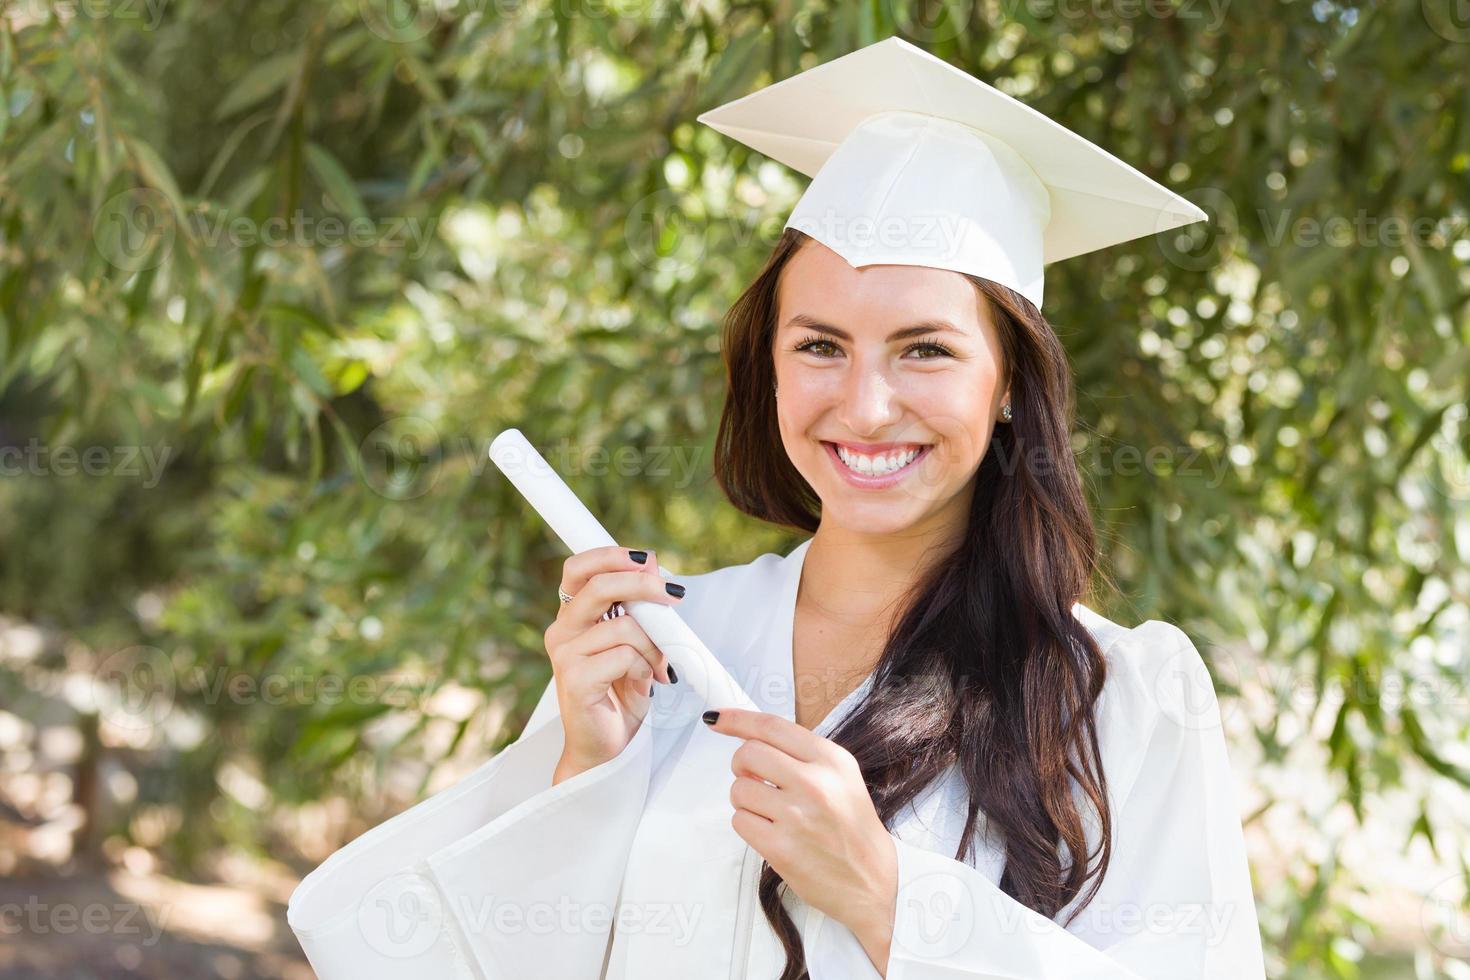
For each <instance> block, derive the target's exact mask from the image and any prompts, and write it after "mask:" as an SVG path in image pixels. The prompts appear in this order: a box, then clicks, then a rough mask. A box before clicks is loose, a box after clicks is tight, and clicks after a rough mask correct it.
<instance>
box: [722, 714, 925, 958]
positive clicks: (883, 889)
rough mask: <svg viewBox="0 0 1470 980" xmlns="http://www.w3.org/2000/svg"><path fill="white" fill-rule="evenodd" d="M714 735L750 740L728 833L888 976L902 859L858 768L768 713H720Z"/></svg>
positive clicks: (827, 744)
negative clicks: (842, 929) (830, 920)
mask: <svg viewBox="0 0 1470 980" xmlns="http://www.w3.org/2000/svg"><path fill="white" fill-rule="evenodd" d="M707 717H708V713H707V714H706V718H707ZM706 723H707V724H708V722H706ZM710 727H711V728H712V729H713V730H714V731H716V732H718V733H720V734H722V735H730V736H733V737H735V738H739V739H744V744H743V745H741V746H740V747H739V748H738V749H736V750H735V755H734V758H732V759H731V760H730V769H731V771H732V772H734V773H735V782H734V783H733V784H732V785H731V787H730V802H731V803H732V804H734V806H735V815H734V816H733V817H731V819H730V825H731V826H732V827H734V828H735V832H736V833H737V834H739V835H740V836H741V837H742V838H743V839H744V840H745V842H746V843H747V844H749V845H750V846H751V847H753V848H754V849H755V850H756V851H757V852H758V853H759V854H760V856H761V857H763V858H765V859H766V861H767V862H769V863H770V865H771V867H772V868H774V869H775V870H776V873H777V874H779V875H780V876H781V878H782V879H783V880H784V881H785V882H786V883H787V884H788V885H789V886H790V887H791V888H793V889H794V890H795V891H796V894H797V895H799V896H801V899H802V901H804V902H806V904H808V905H810V906H811V907H812V908H815V909H820V910H821V911H822V912H825V913H826V914H827V915H828V916H830V917H831V918H833V919H836V920H837V921H838V922H841V923H842V924H843V925H845V926H847V927H848V928H849V929H851V930H852V932H853V934H854V935H855V936H856V937H857V938H858V939H859V941H861V942H862V944H863V947H864V948H865V949H866V950H867V952H868V956H869V957H870V958H871V959H872V960H873V962H874V963H875V964H876V965H877V966H878V968H879V969H880V971H881V970H883V969H884V967H886V965H887V962H888V945H889V943H890V942H891V940H892V934H893V919H894V903H895V902H896V900H897V896H898V854H897V850H896V848H895V847H894V844H893V837H892V836H891V835H890V834H889V832H888V828H887V827H885V826H883V821H882V820H880V819H879V818H878V811H877V810H876V809H874V807H873V798H872V797H871V796H869V795H868V787H867V784H865V783H864V782H863V777H862V772H861V771H860V770H859V769H858V764H857V760H856V759H854V758H853V756H852V753H851V752H848V751H847V750H846V749H844V748H842V746H840V745H838V744H837V743H835V742H833V741H831V740H830V739H826V738H823V737H822V736H821V735H818V734H816V733H815V732H813V731H811V730H810V729H807V728H803V727H802V726H801V725H798V724H796V722H794V721H788V720H787V719H785V718H782V717H781V716H780V715H773V714H769V713H767V712H762V711H745V710H742V709H739V708H721V709H719V717H718V720H717V721H716V722H715V723H714V724H712V725H710ZM762 780H765V781H767V782H769V783H774V784H775V785H767V782H763V781H762Z"/></svg>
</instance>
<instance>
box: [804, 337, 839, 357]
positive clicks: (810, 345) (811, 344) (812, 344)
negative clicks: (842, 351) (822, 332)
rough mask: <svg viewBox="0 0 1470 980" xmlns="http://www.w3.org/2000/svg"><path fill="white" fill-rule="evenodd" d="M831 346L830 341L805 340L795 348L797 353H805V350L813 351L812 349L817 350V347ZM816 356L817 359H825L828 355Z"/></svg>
mask: <svg viewBox="0 0 1470 980" xmlns="http://www.w3.org/2000/svg"><path fill="white" fill-rule="evenodd" d="M832 346H833V344H832V341H830V340H806V341H803V342H802V343H800V344H798V345H797V347H796V349H797V350H799V351H805V350H813V349H814V348H817V347H832ZM818 356H819V357H827V356H828V355H826V354H819V355H818Z"/></svg>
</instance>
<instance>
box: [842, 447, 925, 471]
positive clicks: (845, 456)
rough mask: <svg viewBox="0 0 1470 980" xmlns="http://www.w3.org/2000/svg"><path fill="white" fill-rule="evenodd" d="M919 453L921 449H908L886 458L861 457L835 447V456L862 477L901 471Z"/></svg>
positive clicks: (890, 454)
mask: <svg viewBox="0 0 1470 980" xmlns="http://www.w3.org/2000/svg"><path fill="white" fill-rule="evenodd" d="M921 452H923V447H920V448H918V449H910V450H909V451H908V452H903V453H889V454H888V455H886V456H862V455H859V454H858V453H850V452H848V451H847V450H846V449H844V448H843V447H842V446H838V447H837V455H838V457H839V458H840V459H841V460H842V461H843V462H844V463H846V464H847V468H848V469H850V470H854V471H855V472H858V473H861V474H863V475H864V476H886V475H887V474H889V473H892V472H894V471H896V470H901V469H903V468H904V467H905V466H907V465H909V464H910V463H912V462H913V461H914V457H915V456H917V455H919V453H921Z"/></svg>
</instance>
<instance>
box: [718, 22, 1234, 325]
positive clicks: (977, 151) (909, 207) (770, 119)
mask: <svg viewBox="0 0 1470 980" xmlns="http://www.w3.org/2000/svg"><path fill="white" fill-rule="evenodd" d="M699 121H700V122H702V123H705V124H706V125H708V126H710V127H712V128H713V129H715V130H717V131H719V132H721V133H723V134H725V135H726V136H729V137H731V138H732V139H736V140H739V141H740V142H741V143H744V144H745V145H747V146H749V147H750V148H751V149H754V150H758V151H759V152H761V153H764V154H765V155H766V156H769V157H771V158H772V159H774V160H777V161H779V162H781V163H784V164H785V165H786V166H788V167H791V168H792V169H794V170H798V171H800V172H801V173H803V174H806V175H807V176H809V177H811V178H812V182H811V184H810V185H809V186H808V187H807V189H806V191H805V193H804V194H803V195H802V197H801V199H800V200H799V201H798V202H797V204H796V207H795V208H794V209H793V210H792V212H791V215H790V217H788V218H787V219H786V227H787V228H796V229H798V230H800V231H803V232H805V233H806V234H808V235H810V236H811V237H813V238H815V239H817V240H818V241H820V242H821V243H822V244H824V245H826V246H827V247H828V248H830V249H832V250H833V251H835V252H837V253H838V254H839V255H841V256H842V257H843V258H844V259H846V260H847V262H848V263H849V264H851V265H852V266H854V267H860V266H864V265H874V264H888V265H923V266H931V267H934V268H939V269H949V270H952V271H955V272H967V273H970V274H972V275H977V276H981V277H983V278H985V279H989V280H992V281H994V282H998V283H1001V284H1002V285H1005V286H1009V287H1010V288H1012V289H1014V290H1016V291H1017V292H1019V293H1020V294H1021V295H1023V296H1025V297H1026V298H1027V299H1028V300H1030V301H1031V302H1032V303H1033V304H1034V305H1035V306H1037V307H1038V308H1039V307H1040V306H1041V297H1042V281H1043V275H1042V270H1043V267H1045V266H1046V265H1049V264H1050V263H1052V262H1056V261H1059V260H1061V259H1066V258H1070V257H1072V256H1074V255H1082V254H1084V253H1086V252H1091V251H1095V250H1096V249H1100V248H1106V247H1108V246H1110V245H1117V244H1120V243H1122V242H1126V241H1131V240H1133V239H1135V238H1139V237H1142V236H1144V235H1151V234H1154V233H1156V232H1161V231H1168V230H1169V229H1172V228H1178V227H1180V226H1181V225H1187V224H1192V223H1194V222H1196V221H1203V220H1205V219H1206V214H1205V212H1204V211H1203V210H1201V209H1200V208H1198V207H1196V206H1195V205H1194V204H1192V203H1190V202H1189V201H1188V200H1186V199H1185V198H1183V197H1181V196H1180V195H1178V194H1176V193H1174V192H1173V191H1171V190H1169V189H1168V188H1166V187H1164V186H1163V185H1162V184H1159V183H1158V182H1156V181H1154V180H1151V179H1150V178H1148V177H1146V176H1144V175H1143V174H1142V173H1139V172H1138V171H1137V170H1135V169H1134V168H1133V167H1130V166H1129V165H1128V164H1126V163H1124V162H1123V161H1122V160H1119V159H1118V158H1117V157H1115V156H1113V155H1112V154H1110V153H1108V152H1107V151H1105V150H1103V149H1102V148H1101V147H1099V146H1097V145H1095V144H1093V143H1091V142H1089V141H1088V140H1086V139H1084V138H1082V137H1081V136H1079V135H1077V134H1076V133H1074V132H1072V131H1071V130H1069V129H1067V128H1066V127H1065V126H1062V125H1061V124H1059V123H1057V122H1055V121H1054V120H1052V119H1050V118H1048V117H1047V116H1045V115H1043V114H1042V113H1040V112H1037V111H1036V110H1035V109H1032V108H1031V107H1030V106H1028V105H1026V104H1025V103H1023V102H1020V101H1018V100H1017V99H1014V98H1012V97H1011V96H1009V95H1006V94H1005V93H1004V92H1001V91H1000V90H998V89H996V88H994V87H992V86H990V85H987V84H986V83H984V82H982V81H980V80H979V79H977V78H974V77H972V76H970V75H968V74H966V73H965V72H963V71H960V70H959V69H958V68H955V67H954V66H953V65H950V64H948V63H946V62H944V61H942V60H940V59H939V58H936V57H934V56H933V55H931V54H929V53H928V52H926V51H923V50H921V49H919V48H917V47H915V46H914V45H912V44H909V43H908V42H907V41H904V40H902V39H901V38H896V37H890V38H887V39H885V40H882V41H879V42H877V43H876V44H870V45H868V46H867V47H864V48H860V49H859V50H857V51H854V52H852V53H851V54H848V55H844V56H843V57H840V58H837V59H835V60H833V61H829V62H827V63H825V64H822V65H818V66H816V67H815V68H811V69H808V70H807V71H804V72H801V73H800V74H798V75H793V76H792V77H790V78H787V79H785V80H784V81H780V82H776V83H775V84H773V85H768V86H767V87H765V88H763V89H760V90H759V91H757V92H753V93H751V94H749V95H746V96H744V97H743V98H739V99H736V100H735V101H733V102H729V103H727V104H725V105H722V106H720V107H718V108H715V109H711V110H709V111H708V112H705V113H703V114H702V115H700V116H699Z"/></svg>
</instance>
